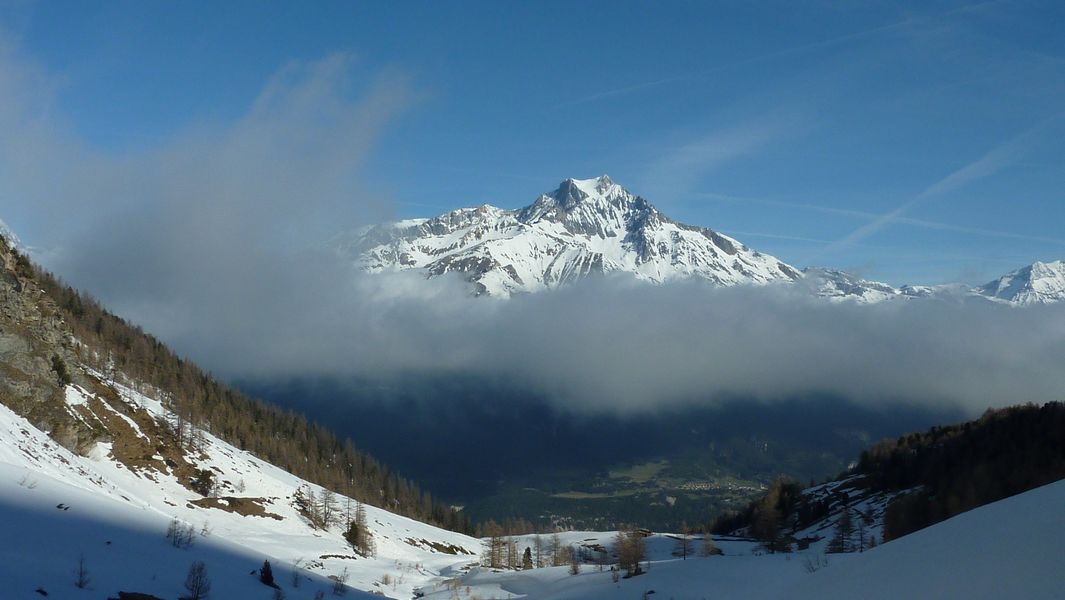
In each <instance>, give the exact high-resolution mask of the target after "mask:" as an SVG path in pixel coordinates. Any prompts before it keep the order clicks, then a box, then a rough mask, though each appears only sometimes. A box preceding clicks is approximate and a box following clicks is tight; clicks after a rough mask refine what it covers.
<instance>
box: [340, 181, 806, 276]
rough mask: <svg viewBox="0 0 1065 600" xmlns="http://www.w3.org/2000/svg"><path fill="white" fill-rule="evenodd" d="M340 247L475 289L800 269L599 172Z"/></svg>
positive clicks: (379, 229) (396, 226) (374, 263)
mask: <svg viewBox="0 0 1065 600" xmlns="http://www.w3.org/2000/svg"><path fill="white" fill-rule="evenodd" d="M342 250H343V251H344V252H345V253H347V254H348V255H349V256H350V257H351V258H352V259H353V260H355V262H356V263H357V264H358V265H359V266H361V267H362V268H363V269H365V270H367V271H370V272H381V271H389V270H405V269H420V270H422V271H424V272H425V273H426V276H427V277H436V276H439V275H443V274H445V273H453V272H457V273H460V274H461V275H462V276H463V277H464V278H465V279H466V280H467V281H468V282H470V283H471V284H472V285H473V286H474V288H475V292H476V293H487V294H490V295H496V296H507V295H510V294H513V293H518V292H533V291H538V290H542V289H547V288H553V287H557V286H559V285H562V284H565V283H569V282H573V281H577V280H580V279H583V278H585V277H589V276H595V275H603V274H609V273H627V274H630V275H632V276H634V277H636V278H637V279H640V280H644V281H649V282H653V283H661V282H664V281H669V280H671V279H675V278H684V277H699V278H703V279H706V280H708V281H711V282H713V283H715V284H719V285H736V284H764V283H770V282H775V281H793V280H795V279H798V278H799V277H801V275H800V274H799V272H798V271H797V270H796V269H794V268H792V267H790V266H788V265H786V264H784V263H783V262H781V261H779V260H777V259H776V258H773V257H772V256H768V255H764V254H761V253H759V252H756V251H754V250H751V249H750V248H748V247H747V246H745V245H743V244H741V243H740V242H738V241H736V240H734V239H732V238H730V237H727V236H724V235H722V234H720V233H717V232H715V231H712V230H710V229H705V228H701V227H693V226H690V225H683V224H681V223H677V222H675V221H673V220H671V219H669V218H668V217H666V216H665V215H663V214H662V213H660V212H659V211H658V210H657V209H656V208H655V207H654V206H652V205H651V204H650V203H649V202H647V201H646V200H645V199H643V198H641V197H639V196H635V195H633V194H632V193H630V192H629V191H628V190H626V189H625V188H623V187H621V186H620V185H618V184H616V183H614V182H613V181H611V180H610V178H609V177H607V176H606V175H603V176H601V177H598V178H595V179H567V180H566V181H564V182H562V184H561V185H560V186H559V187H558V189H557V190H555V191H553V192H551V193H548V194H544V195H542V196H540V197H539V198H537V199H536V201H535V202H533V203H532V204H530V205H529V206H526V207H525V208H522V209H519V210H504V209H500V208H496V207H494V206H489V205H483V206H480V207H478V208H463V209H459V210H456V211H452V212H449V213H446V214H444V215H440V216H438V217H436V218H433V219H414V220H407V221H400V222H398V223H391V224H386V225H379V226H375V227H371V228H369V229H368V230H364V231H362V232H360V233H359V234H357V235H355V236H353V237H352V238H350V239H348V240H346V241H344V242H343V243H342Z"/></svg>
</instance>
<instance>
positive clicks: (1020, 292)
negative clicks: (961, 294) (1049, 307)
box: [977, 260, 1065, 304]
mask: <svg viewBox="0 0 1065 600" xmlns="http://www.w3.org/2000/svg"><path fill="white" fill-rule="evenodd" d="M977 292H978V293H980V294H983V295H984V296H988V297H990V298H992V299H994V300H1003V301H1006V302H1010V303H1013V304H1048V303H1052V302H1058V301H1061V300H1065V261H1060V260H1055V261H1052V262H1040V261H1036V262H1034V263H1032V264H1030V265H1028V266H1026V267H1022V268H1020V269H1017V270H1016V271H1011V272H1010V273H1007V274H1005V275H1004V276H1002V277H1000V278H998V279H996V280H994V281H990V282H988V283H986V284H984V285H982V286H980V287H979V288H978V289H977Z"/></svg>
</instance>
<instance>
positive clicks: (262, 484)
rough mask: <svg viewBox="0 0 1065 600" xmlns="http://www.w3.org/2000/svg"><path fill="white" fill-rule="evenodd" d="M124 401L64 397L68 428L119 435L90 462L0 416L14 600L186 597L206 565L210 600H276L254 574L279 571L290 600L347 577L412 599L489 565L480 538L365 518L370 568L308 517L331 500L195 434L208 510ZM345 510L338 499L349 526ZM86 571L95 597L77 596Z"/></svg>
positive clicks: (133, 403) (141, 398)
mask: <svg viewBox="0 0 1065 600" xmlns="http://www.w3.org/2000/svg"><path fill="white" fill-rule="evenodd" d="M113 390H114V391H115V392H117V394H118V399H114V398H111V399H108V398H105V397H104V396H103V394H102V393H101V392H100V391H99V390H95V391H87V390H84V389H82V388H79V387H77V386H74V385H70V386H68V387H67V389H66V405H67V410H69V411H70V412H71V414H73V415H76V417H77V418H79V419H84V420H86V421H91V422H93V424H94V425H100V424H103V425H105V426H107V427H108V428H110V430H111V431H112V432H113V435H112V440H113V441H112V442H108V443H97V444H96V445H95V447H93V448H91V449H89V450H88V451H87V452H85V456H80V455H78V454H75V453H72V452H70V451H69V450H67V449H65V448H63V447H62V446H60V445H59V444H57V443H56V442H55V441H54V440H53V439H52V438H50V437H49V436H48V435H47V434H45V433H44V432H42V431H40V430H38V429H36V428H35V427H33V426H32V425H31V424H30V423H29V422H28V421H26V420H25V419H23V418H22V417H19V416H17V415H16V414H14V413H13V412H12V411H11V410H10V409H8V408H7V407H5V406H3V405H0V503H2V505H3V509H2V510H0V530H2V531H4V532H5V534H6V535H5V537H6V538H7V539H8V542H7V543H5V544H4V545H3V546H2V548H3V550H0V553H2V554H3V555H4V556H3V558H2V559H0V586H2V587H3V589H4V590H7V593H9V594H10V595H7V596H5V597H10V598H30V597H36V596H35V595H34V591H35V590H36V589H38V588H40V589H42V590H45V591H46V592H47V593H48V597H49V598H102V597H105V595H107V594H110V595H114V594H117V592H119V591H127V592H129V591H134V592H142V593H150V594H154V595H156V596H159V597H162V598H173V597H176V596H177V595H178V594H179V593H185V589H184V588H183V585H184V582H185V577H186V573H187V570H188V569H189V566H190V564H191V563H192V562H193V561H197V560H198V561H203V562H204V563H205V564H206V567H207V571H208V574H209V576H210V579H211V581H212V585H213V587H212V592H213V593H212V597H214V598H253V597H261V598H269V597H271V593H272V589H270V588H268V587H266V586H264V584H262V583H261V582H260V581H259V580H258V578H257V577H255V576H253V575H250V574H249V573H250V572H252V571H255V570H256V569H258V568H259V567H260V566H261V565H262V563H263V561H264V560H269V561H270V562H271V565H272V567H273V569H274V573H275V579H276V582H277V583H278V585H280V586H281V588H282V589H283V591H284V592H285V593H286V594H288V595H289V596H290V597H294V596H296V595H297V594H299V595H301V596H307V597H308V598H309V597H312V596H313V595H314V593H315V591H316V590H319V589H321V590H324V592H325V593H326V594H331V593H332V586H333V585H334V582H333V581H331V580H330V579H329V578H331V577H332V578H335V577H337V576H341V575H343V574H344V573H346V574H347V580H346V584H347V586H348V587H350V588H353V589H355V590H366V591H370V592H380V593H382V594H384V595H387V596H391V597H399V598H408V597H410V596H411V594H412V590H413V589H414V588H415V587H420V586H423V585H426V584H428V583H430V582H433V581H434V580H436V579H438V578H439V577H441V576H442V574H445V573H447V572H448V571H449V570H450V569H451V568H452V567H453V566H455V565H459V564H464V563H467V562H469V561H470V560H471V559H472V558H474V557H472V556H471V555H472V554H476V553H478V552H479V551H480V544H479V542H478V541H477V540H475V539H473V538H470V537H467V536H464V535H461V534H457V533H453V532H449V531H444V530H441V529H438V528H435V527H431V526H429V525H425V524H423V523H419V522H417V521H414V520H411V519H408V518H405V517H400V516H397V515H394V514H391V513H389V512H387V511H384V510H381V509H378V508H374V507H370V506H367V507H365V511H366V515H367V523H368V526H369V529H370V532H371V534H372V539H373V541H374V545H375V546H376V555H374V556H361V555H360V554H359V553H358V552H356V551H355V550H353V548H352V545H351V544H350V543H348V541H347V540H345V539H344V537H342V535H341V530H342V525H341V523H340V521H342V520H343V519H342V518H340V519H338V522H337V523H334V524H332V525H330V526H329V527H327V528H324V529H323V528H316V527H314V526H313V525H312V524H311V523H310V521H309V520H308V519H307V518H306V517H305V516H304V515H303V514H301V512H300V510H299V509H298V508H297V504H296V502H295V500H296V496H297V494H298V490H302V491H303V492H308V491H309V492H311V493H313V494H314V495H315V496H317V497H321V495H322V490H321V488H318V487H317V486H314V485H311V484H308V483H306V482H304V481H302V480H300V479H298V478H296V477H294V476H293V475H291V474H289V473H287V472H285V471H282V470H281V469H279V468H277V467H275V466H273V465H270V464H267V463H265V462H263V461H261V460H259V459H257V458H255V457H253V456H251V455H250V454H248V453H246V452H243V451H241V450H238V449H236V448H234V447H232V446H230V445H228V444H226V443H224V442H222V441H220V440H218V439H217V438H215V437H213V436H211V435H210V434H208V433H206V432H198V435H197V436H196V437H197V438H198V439H199V441H197V442H196V448H195V449H194V450H193V451H191V452H189V453H188V454H187V456H188V459H189V460H190V461H191V463H192V465H191V466H192V467H194V468H196V469H203V470H208V471H210V472H211V473H213V478H214V481H215V482H216V486H215V489H214V490H213V491H212V492H211V493H210V494H209V495H208V496H204V495H201V494H199V493H197V492H194V491H192V490H190V489H188V488H187V487H186V486H185V485H182V483H181V482H180V481H179V480H178V477H177V476H176V471H177V470H178V468H179V467H181V465H179V464H176V463H175V462H174V459H173V458H171V454H170V451H169V450H164V449H162V448H160V449H159V450H158V452H157V453H155V454H149V455H145V454H144V453H141V451H140V450H139V449H138V448H139V445H138V444H140V443H141V442H152V443H154V441H153V439H154V436H153V433H152V432H153V427H154V425H153V424H157V423H160V422H166V420H167V419H168V418H172V415H171V416H168V415H167V412H166V410H165V409H164V408H163V405H162V404H161V403H160V402H158V401H156V400H153V399H152V398H151V397H149V396H147V395H144V394H141V393H138V392H137V391H135V390H133V389H131V388H128V387H125V386H122V385H118V384H115V385H114V386H113ZM164 454H165V455H166V456H164ZM347 504H348V502H347V500H346V499H345V498H343V497H340V496H337V498H336V500H335V505H336V508H337V510H338V514H342V513H343V512H344V511H345V510H346V507H347ZM352 510H354V509H352ZM174 520H176V522H177V523H178V524H179V529H181V530H182V531H187V532H188V534H189V535H190V539H191V540H192V544H191V546H189V547H177V546H175V544H173V543H172V541H171V539H169V538H168V536H167V532H168V530H169V529H171V527H172V525H171V523H172V522H173V521H174ZM82 557H83V558H84V564H85V566H86V569H87V571H88V576H89V580H90V581H89V584H88V586H87V590H81V589H78V588H77V587H75V585H74V582H75V576H74V570H75V567H76V566H77V564H78V561H79V559H80V558H82ZM297 565H298V566H297ZM293 572H296V573H297V574H298V576H297V577H295V578H294V576H293ZM294 582H295V583H298V585H299V590H298V592H297V589H296V585H294ZM384 582H387V583H384Z"/></svg>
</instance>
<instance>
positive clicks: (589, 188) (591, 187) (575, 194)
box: [545, 175, 628, 210]
mask: <svg viewBox="0 0 1065 600" xmlns="http://www.w3.org/2000/svg"><path fill="white" fill-rule="evenodd" d="M619 193H624V194H628V192H626V191H625V189H624V188H622V187H621V186H620V185H618V184H616V183H614V180H613V179H611V178H610V177H609V176H608V175H600V176H599V177H595V178H592V179H573V178H572V177H571V178H569V179H566V180H565V181H563V182H562V183H561V184H559V186H558V189H557V190H555V192H553V193H551V194H545V196H546V197H549V198H551V199H553V200H555V201H556V202H558V204H559V206H561V207H562V208H563V209H564V210H570V209H572V208H573V207H574V206H577V205H578V204H581V203H583V202H586V201H588V200H597V199H606V198H609V197H612V196H615V195H618V194H619Z"/></svg>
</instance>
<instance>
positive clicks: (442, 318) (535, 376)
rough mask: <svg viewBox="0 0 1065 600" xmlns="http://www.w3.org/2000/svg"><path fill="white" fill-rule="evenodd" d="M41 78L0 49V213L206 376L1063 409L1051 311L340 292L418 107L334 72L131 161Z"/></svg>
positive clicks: (405, 97)
mask: <svg viewBox="0 0 1065 600" xmlns="http://www.w3.org/2000/svg"><path fill="white" fill-rule="evenodd" d="M56 80H57V78H55V77H53V76H52V75H50V74H49V73H47V72H45V71H44V70H42V69H40V68H39V67H37V66H35V65H34V64H32V63H31V62H29V61H26V60H24V59H21V58H20V57H19V56H18V54H17V52H15V50H14V49H13V48H12V46H11V45H10V44H5V43H3V39H0V175H2V176H3V180H4V182H5V185H6V190H5V194H6V196H7V197H9V198H11V199H13V200H5V205H4V207H3V208H2V210H3V211H4V214H2V215H0V216H2V217H3V218H8V219H9V222H11V223H13V224H16V225H23V226H25V227H24V228H22V230H20V231H18V233H19V234H20V235H22V237H23V239H24V241H25V242H26V243H27V244H28V245H30V246H31V247H33V248H35V249H36V250H35V252H36V257H37V258H38V260H41V261H43V262H44V263H45V265H46V266H47V267H49V268H51V269H52V270H54V271H55V272H57V273H58V274H59V275H61V276H62V277H64V278H66V279H67V280H68V281H70V282H71V283H73V284H75V285H77V286H78V287H80V288H82V289H85V290H87V291H90V292H92V293H93V294H95V295H97V296H99V297H100V298H101V299H102V300H103V301H104V302H105V303H106V304H107V305H108V306H110V307H112V308H113V309H114V310H115V311H117V312H119V313H120V314H122V315H124V316H127V317H129V318H131V319H132V320H134V321H137V322H139V323H141V324H143V325H144V326H145V328H146V329H148V330H149V331H152V332H154V333H156V334H157V335H159V336H160V337H161V338H163V339H164V340H166V341H168V342H170V343H171V344H172V345H174V347H175V348H176V349H177V350H178V351H180V352H182V353H184V354H188V355H189V356H191V357H192V358H194V359H196V360H198V361H199V362H200V363H201V364H202V365H203V366H205V367H206V368H209V369H211V370H213V371H215V372H218V373H221V374H223V375H225V376H229V377H240V378H284V377H290V376H301V377H307V376H316V375H322V376H359V377H364V378H374V377H385V378H388V377H402V376H404V375H405V374H410V373H434V374H447V373H456V374H463V375H474V376H476V375H479V374H491V375H492V376H494V377H495V378H497V379H498V378H499V377H504V378H511V379H512V380H513V381H514V383H515V385H521V386H526V387H528V388H529V389H531V390H535V391H537V392H538V393H542V394H544V395H545V396H547V397H550V398H553V399H554V401H555V402H557V403H558V405H559V406H562V407H565V408H568V409H572V410H577V411H591V412H599V411H610V412H621V413H638V412H640V411H646V410H654V409H657V408H661V407H667V406H680V405H683V404H685V403H693V402H707V401H714V399H716V398H720V397H724V396H734V397H749V398H756V399H763V400H767V401H771V400H774V399H777V398H783V397H788V396H794V395H797V394H804V393H828V394H835V395H840V396H844V397H847V398H851V399H854V400H856V401H859V402H865V403H870V404H877V405H885V404H887V405H890V403H899V402H902V403H918V404H922V403H927V404H936V405H957V406H962V407H964V408H965V409H966V410H968V411H970V412H973V413H976V412H979V411H980V410H982V409H983V408H986V407H987V406H1000V405H1006V404H1013V403H1018V402H1028V401H1032V402H1043V401H1048V400H1054V399H1062V398H1065V368H1063V367H1065V306H1058V307H1055V306H1051V307H1033V308H1025V309H1011V308H1008V307H1002V306H995V305H991V304H989V303H986V302H978V301H964V300H961V299H958V300H957V301H926V300H914V301H907V302H893V303H885V304H881V305H875V306H859V305H853V304H847V303H844V304H830V303H825V302H821V301H816V300H814V299H812V298H810V297H809V296H807V295H805V294H804V293H803V292H802V290H800V289H796V288H790V287H787V286H776V287H766V288H732V289H714V288H711V287H708V286H706V285H703V284H700V283H697V282H689V283H677V284H672V285H665V286H659V287H651V286H646V285H639V284H636V283H634V282H631V281H624V280H617V279H609V278H608V279H602V280H595V281H588V282H585V283H584V284H580V285H576V286H572V287H569V288H566V289H562V290H558V291H556V292H551V293H542V294H537V295H531V296H525V297H517V298H513V299H510V300H505V301H504V300H498V299H483V298H481V299H474V298H469V297H468V296H467V294H466V291H465V287H464V285H463V284H462V282H460V281H457V280H452V279H446V278H443V279H437V280H433V281H425V280H423V279H422V278H421V277H420V275H418V274H412V273H407V274H390V275H379V276H368V275H365V274H359V273H356V272H355V271H354V270H353V268H352V266H351V265H349V264H346V263H345V262H343V261H342V260H341V259H340V258H339V257H338V256H337V255H336V254H335V253H333V252H332V250H331V248H330V245H329V239H330V237H331V236H332V235H334V234H336V233H337V232H338V231H340V230H344V229H349V228H352V227H355V226H358V225H360V224H364V223H369V222H374V221H377V220H380V219H382V218H385V217H386V216H387V214H388V212H389V205H388V203H387V202H383V201H382V200H381V197H380V194H377V193H375V192H374V187H373V186H372V185H371V184H368V183H367V178H366V177H365V176H364V173H363V169H364V166H365V158H366V156H367V155H368V154H369V153H370V152H372V149H373V147H374V144H375V143H376V141H377V139H378V137H379V136H381V135H382V134H384V133H385V132H386V130H387V125H388V123H389V122H390V121H391V120H393V119H395V118H397V116H398V115H399V114H400V113H401V112H402V110H403V109H404V107H406V106H407V105H409V104H410V103H411V100H412V98H413V97H414V94H413V92H412V89H411V87H412V86H411V85H410V84H409V83H408V82H407V81H405V80H404V79H403V78H402V77H398V76H396V75H395V74H388V73H385V74H381V73H370V74H366V73H361V74H360V73H359V71H358V69H357V63H356V62H355V61H353V60H352V59H351V57H348V56H344V55H336V56H330V57H326V58H324V59H322V60H320V61H316V62H310V63H293V64H291V65H287V66H285V67H283V68H281V69H280V70H279V71H278V73H277V74H276V75H275V76H274V77H273V78H272V79H271V80H270V81H268V82H266V83H265V84H264V86H263V89H262V91H261V93H260V94H259V95H258V96H257V97H256V98H254V99H252V100H251V101H250V102H249V106H248V109H247V111H246V114H244V115H243V116H241V117H240V118H238V119H236V120H235V121H234V122H231V123H226V124H220V125H217V126H215V127H212V128H209V129H189V130H187V131H184V132H181V133H179V134H178V135H176V136H174V138H173V139H170V140H168V141H166V142H165V143H163V144H161V145H159V146H158V147H155V148H151V149H148V150H140V151H137V152H136V153H128V154H122V153H117V154H116V153H115V152H113V151H102V150H100V149H97V148H93V147H92V146H91V145H89V144H87V143H86V142H85V141H84V140H81V139H79V138H78V137H77V136H76V135H73V134H72V133H70V130H69V129H68V128H65V127H64V126H63V124H62V121H61V120H58V119H56V118H55V116H54V114H53V110H52V109H53V107H54V105H55V102H54V98H55V97H56V94H57V93H58V91H59V87H61V86H57V85H56V84H55V81H56ZM9 211H10V213H13V214H14V216H11V215H9V214H8V212H9Z"/></svg>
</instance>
